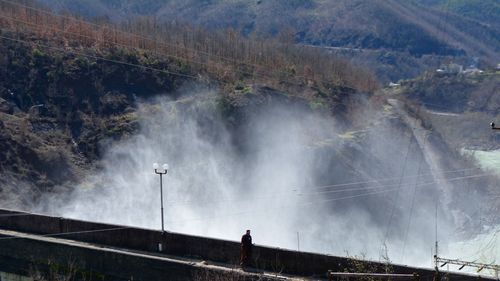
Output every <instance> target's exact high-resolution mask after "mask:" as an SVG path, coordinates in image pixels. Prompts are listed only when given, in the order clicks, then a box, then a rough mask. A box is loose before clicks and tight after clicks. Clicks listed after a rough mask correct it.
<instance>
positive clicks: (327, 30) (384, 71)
mask: <svg viewBox="0 0 500 281" xmlns="http://www.w3.org/2000/svg"><path fill="white" fill-rule="evenodd" d="M444 2H445V1H425V0H419V1H403V2H402V1H392V0H391V1H380V0H377V1H366V0H355V1H352V0H349V1H347V0H342V1H316V0H298V1H266V0H258V1H257V0H256V1H205V2H202V3H200V2H199V1H166V2H163V1H161V2H160V1H142V2H137V1H131V2H127V1H99V0H94V1H84V0H79V1H64V0H60V1H45V2H44V3H46V4H47V5H50V6H51V7H56V9H59V10H61V11H64V10H69V11H71V12H73V13H77V14H81V15H85V16H87V17H90V18H95V17H98V18H101V19H102V18H108V19H111V20H114V21H121V20H123V19H124V18H127V16H130V15H141V16H144V15H147V16H153V17H155V19H156V20H158V21H160V22H161V21H163V22H170V23H172V22H177V23H184V22H188V23H190V24H193V25H195V26H202V27H204V28H208V29H210V30H221V29H228V28H231V29H234V30H236V31H237V32H239V33H240V34H242V35H244V36H246V37H260V38H278V39H279V40H281V41H285V42H294V43H298V44H311V45H315V46H325V47H341V48H349V49H352V48H354V49H362V50H365V51H378V52H377V53H376V54H374V55H364V56H362V57H363V59H359V60H356V55H354V56H351V55H349V56H346V57H347V58H349V59H351V58H353V57H354V60H355V61H357V62H360V63H362V64H363V60H365V61H366V60H368V61H369V62H368V63H367V64H368V65H369V66H370V67H375V68H374V69H376V70H377V71H376V72H377V74H378V76H379V78H381V80H383V81H390V80H393V81H397V80H399V79H401V78H410V77H415V76H416V75H415V74H417V75H418V74H420V73H421V72H423V71H424V70H428V69H432V68H437V67H438V66H439V64H440V63H441V62H442V61H443V60H449V59H450V57H457V56H458V57H463V60H464V61H467V60H468V61H467V63H472V58H473V57H479V58H481V59H482V63H486V64H488V63H491V62H495V61H500V56H499V51H500V49H499V47H498V46H500V41H499V40H500V39H498V38H500V33H499V30H500V29H498V28H497V27H498V21H497V18H496V16H495V15H496V14H495V9H498V7H497V6H498V4H496V3H495V2H492V1H489V2H488V1H451V2H450V1H446V5H445V4H444ZM449 2H450V3H449ZM443 5H444V6H443ZM482 15H492V16H486V17H483V16H482ZM387 53H388V55H389V56H394V57H398V58H399V59H397V60H392V61H388V60H387V59H384V57H385V56H386V55H387ZM429 56H430V57H429ZM409 60H410V61H411V62H406V61H409ZM400 65H402V66H403V67H402V68H401V69H399V66H400ZM379 66H380V67H379ZM395 69H398V70H395Z"/></svg>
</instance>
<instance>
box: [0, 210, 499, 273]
mask: <svg viewBox="0 0 500 281" xmlns="http://www.w3.org/2000/svg"><path fill="white" fill-rule="evenodd" d="M0 228H1V229H7V230H14V231H20V232H26V233H34V234H41V235H45V234H47V235H51V234H56V233H64V235H63V236H61V237H64V238H65V239H73V240H77V241H83V242H89V243H95V244H100V245H106V246H111V247H118V248H124V249H131V250H140V251H150V252H158V243H162V245H164V251H163V252H162V253H164V254H168V255H173V256H179V257H195V258H199V259H202V260H209V261H213V262H220V263H225V264H230V265H237V264H238V263H239V251H240V245H239V243H237V242H233V241H225V240H220V239H212V238H206V237H198V236H192V235H184V234H179V233H172V232H164V233H162V232H160V231H155V230H148V229H142V228H137V227H127V226H119V225H111V224H103V223H94V222H85V221H80V220H73V219H65V218H58V217H51V216H45V215H39V214H31V213H23V212H17V211H11V210H2V209H0ZM95 230H101V231H98V232H88V233H77V232H82V231H95ZM253 259H254V266H255V267H256V268H258V269H262V270H266V271H272V272H282V273H285V274H292V275H300V276H317V277H325V276H326V274H327V272H328V270H333V271H345V269H346V268H349V267H350V262H351V259H348V258H344V257H336V256H330V255H320V254H314V253H306V252H297V251H290V250H285V249H277V248H270V247H263V246H255V247H254V250H253ZM362 263H363V264H364V265H365V268H377V269H378V272H379V273H384V268H385V267H386V265H385V264H383V263H378V262H371V261H363V262H362ZM390 266H391V269H392V272H393V273H399V274H413V273H417V274H419V275H420V276H421V280H423V281H425V280H429V281H430V280H432V278H433V274H434V271H433V270H431V269H423V268H415V267H408V266H402V265H395V264H391V265H390ZM449 276H450V278H460V279H461V280H477V278H478V276H474V275H466V274H456V273H449ZM486 279H488V278H486ZM490 279H491V280H494V279H493V278H490Z"/></svg>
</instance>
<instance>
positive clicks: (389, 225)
mask: <svg viewBox="0 0 500 281" xmlns="http://www.w3.org/2000/svg"><path fill="white" fill-rule="evenodd" d="M418 111H420V107H419V108H418ZM418 111H417V115H418ZM413 138H414V135H413V131H411V134H410V136H409V142H408V147H407V148H406V155H405V160H404V164H403V167H402V170H401V178H400V179H399V185H401V184H402V183H403V177H404V174H405V171H406V165H407V164H408V156H409V154H410V148H411V145H412V143H413ZM400 187H401V186H400ZM400 187H399V188H400ZM399 188H398V192H396V195H395V197H394V199H393V204H392V209H391V214H390V216H389V221H388V222H387V229H386V232H385V236H384V240H383V241H382V245H380V248H382V247H383V245H385V244H386V242H387V238H388V237H389V232H390V228H391V223H392V219H393V217H394V213H395V210H396V203H397V199H398V197H399Z"/></svg>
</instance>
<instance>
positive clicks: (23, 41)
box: [0, 0, 199, 79]
mask: <svg viewBox="0 0 500 281" xmlns="http://www.w3.org/2000/svg"><path fill="white" fill-rule="evenodd" d="M0 1H2V0H0ZM0 30H2V31H6V29H3V28H0ZM0 38H2V39H5V40H10V41H15V42H20V43H25V44H33V45H38V46H40V47H44V48H49V49H53V50H56V51H60V52H64V53H70V54H73V55H78V56H83V57H87V58H92V59H96V60H102V61H107V62H113V63H118V64H123V65H127V66H133V67H138V68H142V69H146V70H152V71H157V72H161V73H166V74H170V75H176V76H181V77H186V78H193V79H198V78H199V77H197V76H193V75H189V74H183V73H179V72H174V71H170V70H165V69H158V68H154V67H150V66H144V65H140V64H134V63H129V62H124V61H119V60H114V59H108V58H104V57H101V56H96V55H89V54H84V53H81V52H76V51H73V50H66V49H63V48H58V47H54V46H50V45H45V44H41V43H38V42H36V43H35V42H30V41H27V40H22V39H18V38H12V37H7V36H3V35H0Z"/></svg>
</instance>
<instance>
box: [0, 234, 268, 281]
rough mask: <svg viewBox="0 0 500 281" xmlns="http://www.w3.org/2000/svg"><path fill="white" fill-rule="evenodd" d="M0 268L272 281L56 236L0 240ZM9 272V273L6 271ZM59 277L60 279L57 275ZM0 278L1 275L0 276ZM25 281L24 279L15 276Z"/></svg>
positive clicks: (115, 280) (81, 276)
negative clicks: (69, 240)
mask: <svg viewBox="0 0 500 281" xmlns="http://www.w3.org/2000/svg"><path fill="white" fill-rule="evenodd" d="M0 249H1V251H0V270H2V271H7V272H10V273H14V274H16V275H18V276H19V275H24V276H37V275H39V274H40V273H42V274H44V276H45V277H46V278H47V280H55V278H53V277H54V276H57V275H58V274H61V275H62V276H64V277H65V278H67V279H64V280H85V281H88V280H98V281H99V280H108V281H109V280H112V281H125V280H137V281H139V280H140V281H155V280H169V281H192V280H193V281H218V280H219V281H257V280H258V281H273V280H277V278H273V277H263V276H260V275H259V274H252V273H245V272H241V271H236V270H231V269H222V268H215V267H209V266H205V265H199V264H193V263H191V262H187V261H182V260H175V259H168V258H160V257H155V256H147V255H142V254H137V253H130V252H124V251H117V250H113V249H109V248H108V249H101V248H99V247H93V246H89V245H80V244H79V243H61V242H60V240H53V241H48V240H43V239H30V238H16V239H8V240H0ZM10 276H13V275H10ZM57 280H62V279H57ZM2 281H3V279H2ZM15 281H26V280H15Z"/></svg>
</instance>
